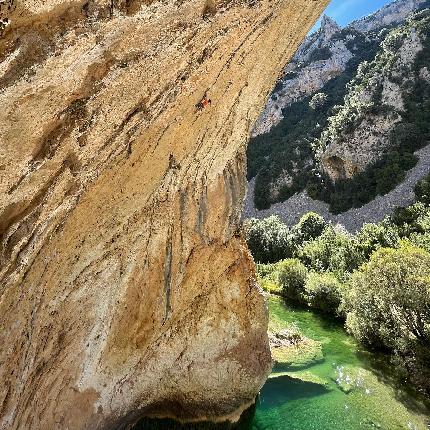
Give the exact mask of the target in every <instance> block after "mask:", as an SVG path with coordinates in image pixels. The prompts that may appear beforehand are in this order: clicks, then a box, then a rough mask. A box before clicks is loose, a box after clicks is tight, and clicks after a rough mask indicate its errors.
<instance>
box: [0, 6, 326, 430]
mask: <svg viewBox="0 0 430 430" xmlns="http://www.w3.org/2000/svg"><path fill="white" fill-rule="evenodd" d="M3 3H4V2H2V5H1V6H2V9H1V14H2V19H3V20H6V19H7V25H5V26H4V29H3V30H4V31H3V37H2V39H1V41H0V61H1V63H0V73H1V74H0V85H1V88H2V90H1V92H0V100H1V107H2V108H1V110H0V117H1V119H0V142H1V143H0V174H1V181H0V193H1V194H0V195H1V198H0V237H1V278H0V279H1V290H0V327H1V331H0V333H1V334H0V344H1V345H2V348H1V350H0V378H1V380H2V386H1V388H0V428H1V429H30V428H31V429H66V428H69V429H99V428H124V427H125V426H126V425H128V424H129V423H132V422H134V421H135V420H136V419H137V418H138V417H139V416H141V415H156V416H174V417H177V418H180V419H182V420H190V419H191V420H193V419H203V418H206V419H211V420H218V419H225V418H231V419H234V418H237V416H238V414H240V412H241V411H242V410H243V409H244V408H245V407H246V406H247V405H249V404H250V403H251V402H253V399H254V397H255V394H256V393H257V392H258V391H259V389H260V387H261V386H262V384H263V382H264V380H265V378H266V376H267V374H268V372H269V370H270V351H269V346H268V340H267V334H266V329H267V316H266V306H265V303H264V299H263V297H262V295H261V294H260V292H259V289H258V288H257V286H256V282H255V276H254V268H253V262H252V259H251V257H250V255H249V253H248V251H247V248H246V246H245V243H244V241H243V240H242V238H241V236H240V234H239V232H238V228H237V226H238V224H239V218H240V212H241V207H242V200H243V196H244V191H245V184H246V183H245V176H244V168H245V161H244V151H245V144H246V141H247V139H248V136H249V134H250V131H251V127H252V124H253V123H254V121H255V119H256V117H257V116H258V114H259V111H260V109H261V108H262V106H263V105H264V103H265V100H266V97H267V94H268V93H269V91H270V89H271V88H272V86H273V84H274V81H275V78H276V75H277V74H278V73H279V70H281V69H282V67H283V65H284V64H285V63H286V61H287V60H288V59H289V57H290V56H291V55H292V54H293V53H294V51H295V50H296V48H297V45H298V44H299V42H300V41H301V40H302V39H303V37H304V36H305V34H306V31H307V30H308V29H309V28H310V26H311V25H312V24H313V22H314V21H315V20H316V19H317V17H318V15H319V13H320V12H321V10H322V8H323V6H324V3H326V2H325V1H312V2H307V1H299V0H295V1H287V0H276V1H268V0H258V1H251V0H243V1H239V0H237V1H236V0H231V1H215V0H214V1H211V0H189V1H173V0H171V1H165V2H161V1H151V0H133V1H120V0H112V1H107V0H89V1H82V0H79V1H78V0H77V1H71V0H46V1H43V2H42V1H39V0H25V1H21V2H16V4H12V3H13V2H12V3H11V4H10V6H11V7H8V6H7V7H6V8H5V9H4V8H3ZM4 22H6V21H4ZM205 93H208V96H209V97H210V98H211V100H212V105H211V106H210V107H207V108H205V109H204V110H202V111H198V110H197V109H196V107H195V106H196V104H197V103H198V102H199V101H200V100H201V99H202V97H203V96H204V94H205Z"/></svg>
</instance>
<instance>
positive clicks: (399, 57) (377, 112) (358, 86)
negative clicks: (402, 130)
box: [319, 26, 427, 182]
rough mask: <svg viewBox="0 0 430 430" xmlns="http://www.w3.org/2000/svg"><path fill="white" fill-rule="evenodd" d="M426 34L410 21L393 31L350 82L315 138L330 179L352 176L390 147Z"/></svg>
mask: <svg viewBox="0 0 430 430" xmlns="http://www.w3.org/2000/svg"><path fill="white" fill-rule="evenodd" d="M426 37H427V36H426V35H425V34H420V31H418V30H417V29H416V28H415V27H414V26H411V27H406V28H405V29H403V30H402V31H399V33H393V35H392V36H391V37H389V38H388V39H387V40H386V41H385V42H384V50H383V51H382V53H381V54H379V55H378V56H377V57H376V58H375V60H374V61H373V62H372V63H370V65H364V66H363V67H362V70H361V71H360V72H359V74H358V76H357V78H356V80H355V81H354V82H353V83H352V84H351V88H350V91H349V93H348V95H347V97H346V98H345V104H344V106H342V108H341V109H340V110H339V112H338V113H337V114H336V115H334V116H333V117H331V118H330V119H329V126H328V127H327V128H326V129H325V130H324V131H323V133H322V135H321V138H320V142H319V144H320V146H321V147H322V148H323V151H322V154H321V156H320V160H321V166H322V168H323V170H324V171H325V173H327V174H328V176H329V177H330V179H331V180H332V181H333V182H335V181H338V180H339V179H350V178H353V177H354V176H355V175H356V174H357V173H359V172H363V171H364V170H365V169H366V167H368V166H370V165H372V164H374V163H375V162H376V161H378V160H379V159H380V158H381V157H382V156H383V154H384V153H385V152H386V151H387V150H388V149H389V148H390V147H392V146H393V143H392V140H393V136H392V133H393V131H394V128H395V126H396V124H398V123H400V122H401V121H402V112H403V111H404V109H405V107H404V105H405V103H404V99H403V98H404V97H405V96H408V94H410V93H411V87H412V84H413V83H414V82H415V80H419V79H421V78H420V74H419V73H418V75H417V76H414V65H415V58H416V57H417V55H418V53H419V52H420V51H422V49H423V41H424V40H425V38H426ZM397 45H399V46H398V47H397ZM366 67H368V70H366ZM415 73H416V72H415ZM409 97H410V96H409Z"/></svg>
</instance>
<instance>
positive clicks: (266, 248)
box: [244, 216, 294, 263]
mask: <svg viewBox="0 0 430 430" xmlns="http://www.w3.org/2000/svg"><path fill="white" fill-rule="evenodd" d="M244 228H245V238H246V242H247V244H248V247H249V249H250V250H251V253H252V255H253V257H254V259H255V260H256V261H257V262H259V263H274V262H276V261H279V260H282V259H284V258H288V257H290V256H292V253H293V246H294V245H293V241H292V238H291V235H290V232H289V229H288V227H287V226H286V225H285V224H284V223H283V222H282V221H281V220H280V218H279V217H277V216H271V217H268V218H265V219H264V220H261V221H260V220H258V219H250V220H248V221H247V222H246V223H245V224H244Z"/></svg>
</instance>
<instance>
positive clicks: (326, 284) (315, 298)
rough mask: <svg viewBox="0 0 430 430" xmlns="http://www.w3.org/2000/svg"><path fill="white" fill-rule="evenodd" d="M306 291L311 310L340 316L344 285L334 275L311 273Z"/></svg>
mask: <svg viewBox="0 0 430 430" xmlns="http://www.w3.org/2000/svg"><path fill="white" fill-rule="evenodd" d="M305 290H306V297H307V300H308V304H309V306H310V307H311V308H314V309H319V310H321V311H323V312H325V313H327V314H330V315H337V314H339V306H340V304H341V301H342V284H341V283H340V282H339V281H338V279H337V278H336V276H335V275H333V273H330V272H326V273H318V272H311V273H309V275H308V277H307V280H306V285H305Z"/></svg>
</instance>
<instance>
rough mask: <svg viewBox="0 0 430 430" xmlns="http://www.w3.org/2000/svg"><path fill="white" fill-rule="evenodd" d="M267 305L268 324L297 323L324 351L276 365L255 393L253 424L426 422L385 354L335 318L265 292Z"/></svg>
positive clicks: (328, 428)
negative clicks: (368, 347) (367, 348)
mask: <svg viewBox="0 0 430 430" xmlns="http://www.w3.org/2000/svg"><path fill="white" fill-rule="evenodd" d="M269 306H270V313H271V325H272V326H273V324H274V325H275V326H277V328H280V327H281V326H282V325H284V326H285V327H287V326H288V325H291V323H295V324H296V325H297V326H298V328H299V329H300V331H301V333H302V334H303V335H304V336H306V337H308V338H311V339H313V340H316V341H319V342H321V343H322V352H323V357H322V358H320V359H317V360H314V361H310V362H308V363H302V364H301V366H298V367H297V366H294V367H291V366H290V367H289V366H285V365H284V366H282V365H279V364H278V365H275V367H274V369H273V374H272V375H271V379H269V380H268V381H267V383H266V384H265V386H264V387H263V389H262V392H261V395H260V397H259V399H258V403H257V409H256V414H255V418H254V421H253V429H254V430H263V429H266V430H336V429H342V430H357V429H376V428H378V429H386V430H395V429H407V430H415V429H416V430H421V429H423V430H424V429H427V428H430V427H427V425H428V420H427V418H426V416H428V415H427V412H428V410H427V409H426V408H425V406H424V405H423V404H422V403H421V402H420V401H419V400H417V398H415V397H414V396H413V395H412V394H410V393H407V392H404V391H402V390H400V389H399V387H398V386H396V382H394V381H395V378H392V372H393V370H392V369H391V368H390V366H389V365H387V359H386V358H385V357H382V356H377V355H375V354H370V353H368V352H364V351H360V350H359V348H358V345H357V344H356V343H355V342H354V340H353V339H352V338H351V337H350V336H348V335H347V334H346V332H345V331H344V329H343V328H342V326H341V325H340V324H339V323H337V322H336V321H327V320H326V319H324V318H322V317H320V316H319V315H317V314H315V313H313V312H310V311H309V310H307V309H296V308H292V307H287V306H286V305H285V304H284V303H283V301H282V300H281V299H280V298H275V297H271V298H269ZM285 372H288V376H287V375H285ZM277 375H279V376H278V377H277ZM303 379H305V380H306V381H308V382H306V381H305V380H303Z"/></svg>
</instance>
